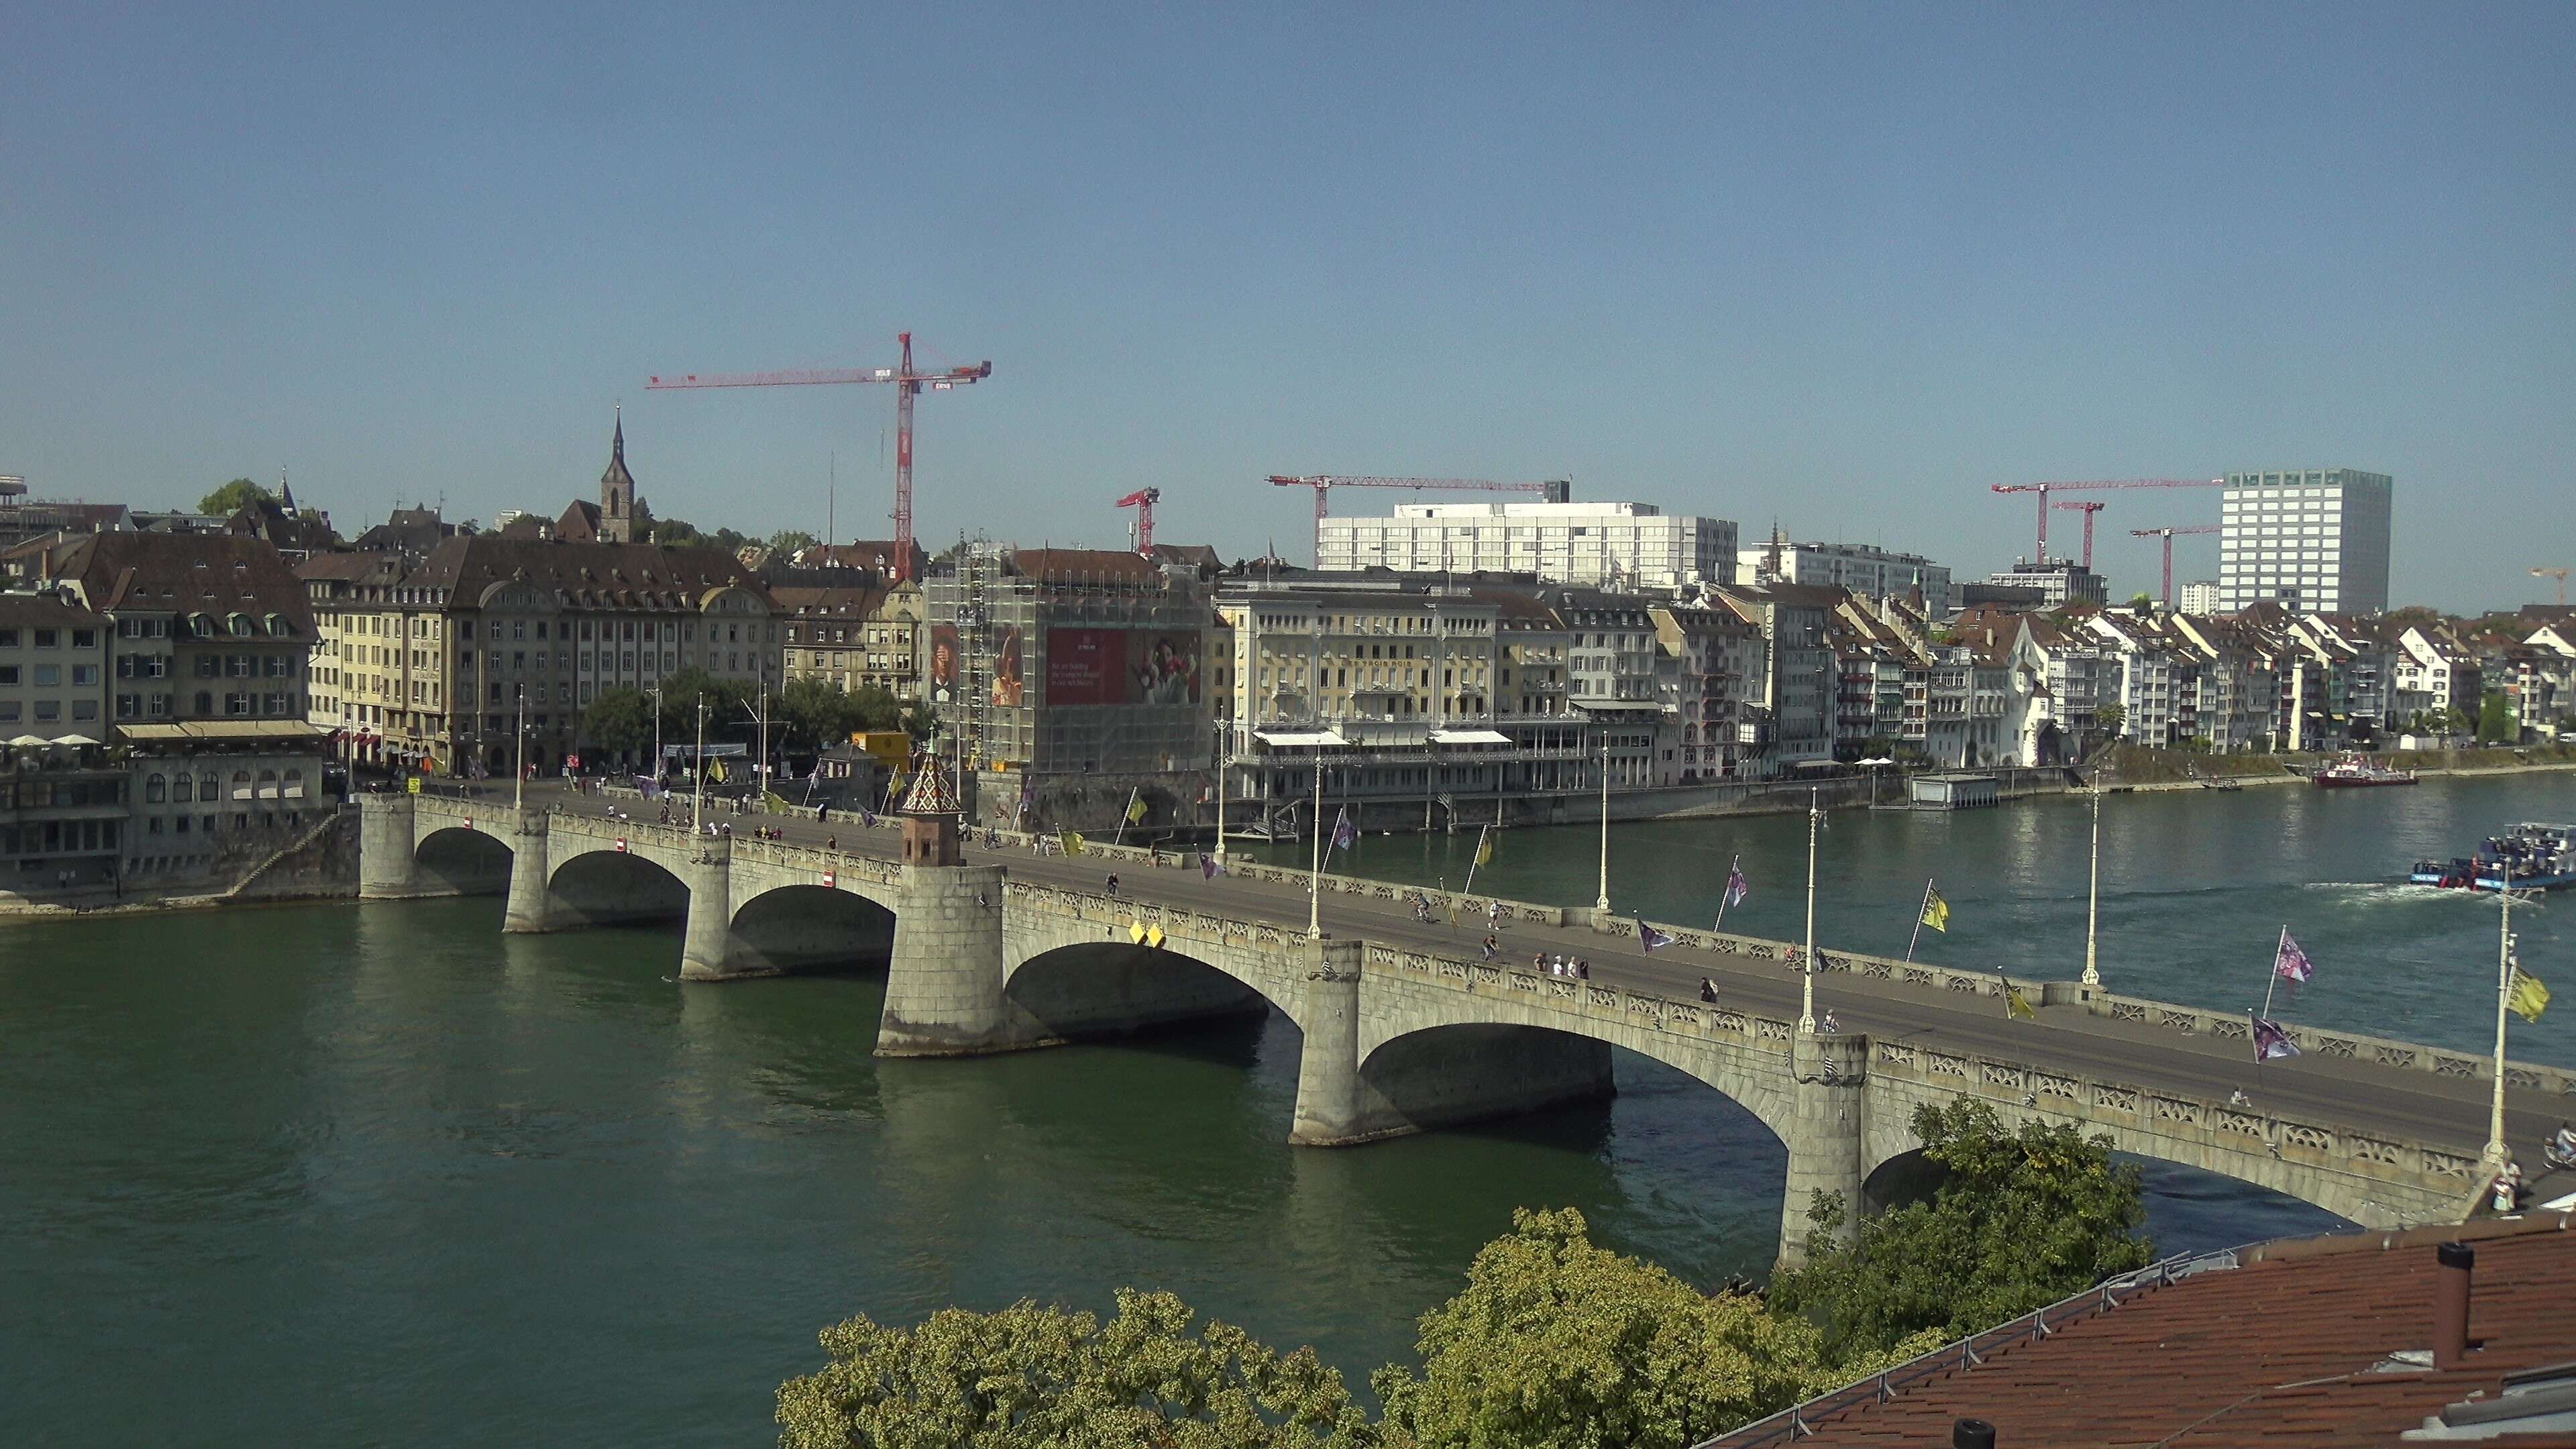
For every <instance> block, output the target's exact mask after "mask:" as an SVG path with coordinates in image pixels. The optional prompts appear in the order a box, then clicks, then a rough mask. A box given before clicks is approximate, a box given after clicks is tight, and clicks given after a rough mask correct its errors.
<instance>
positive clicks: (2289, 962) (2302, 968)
mask: <svg viewBox="0 0 2576 1449" xmlns="http://www.w3.org/2000/svg"><path fill="white" fill-rule="evenodd" d="M2272 974H2273V975H2275V976H2278V977H2280V978H2281V979H2282V980H2284V981H2293V982H2298V983H2300V984H2303V985H2304V984H2305V983H2306V982H2307V980H2308V978H2309V977H2312V976H2314V975H2316V974H2317V968H2316V963H2314V962H2312V961H2310V960H2309V959H2308V953H2307V952H2305V951H2302V950H2300V949H2299V943H2298V942H2296V941H2294V940H2292V939H2290V933H2289V932H2288V931H2287V930H2283V931H2282V932H2281V949H2280V950H2279V951H2278V952H2277V953H2275V954H2274V955H2273V957H2272Z"/></svg>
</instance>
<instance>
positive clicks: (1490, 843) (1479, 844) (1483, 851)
mask: <svg viewBox="0 0 2576 1449" xmlns="http://www.w3.org/2000/svg"><path fill="white" fill-rule="evenodd" d="M1493 863H1494V837H1493V836H1492V834H1490V833H1488V834H1486V835H1484V836H1482V837H1480V838H1479V839H1478V840H1477V841H1476V864H1478V865H1492V864H1493Z"/></svg>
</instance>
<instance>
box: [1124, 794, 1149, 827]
mask: <svg viewBox="0 0 2576 1449" xmlns="http://www.w3.org/2000/svg"><path fill="white" fill-rule="evenodd" d="M1127 823H1128V824H1130V825H1142V824H1144V823H1145V797H1144V796H1142V795H1139V796H1137V797H1136V798H1135V799H1133V800H1130V801H1128V802H1127Z"/></svg>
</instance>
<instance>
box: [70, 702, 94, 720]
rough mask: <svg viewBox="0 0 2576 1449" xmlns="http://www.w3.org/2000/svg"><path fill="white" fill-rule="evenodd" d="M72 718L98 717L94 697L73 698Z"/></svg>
mask: <svg viewBox="0 0 2576 1449" xmlns="http://www.w3.org/2000/svg"><path fill="white" fill-rule="evenodd" d="M72 718H73V719H76V720H82V719H96V718H98V701H97V700H94V699H76V700H73V701H72Z"/></svg>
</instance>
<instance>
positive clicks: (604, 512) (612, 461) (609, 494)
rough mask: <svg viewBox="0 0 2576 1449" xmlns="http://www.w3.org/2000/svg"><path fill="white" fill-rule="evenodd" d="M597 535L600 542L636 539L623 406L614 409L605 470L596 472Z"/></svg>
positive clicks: (631, 479)
mask: <svg viewBox="0 0 2576 1449" xmlns="http://www.w3.org/2000/svg"><path fill="white" fill-rule="evenodd" d="M599 537H600V541H601V542H603V543H633V542H634V541H635V475H634V474H632V473H629V472H627V471H626V409H625V408H623V407H620V408H619V409H618V410H617V432H616V434H615V435H614V436H613V437H611V438H610V439H609V441H608V471H607V472H605V473H602V474H600V475H599Z"/></svg>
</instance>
